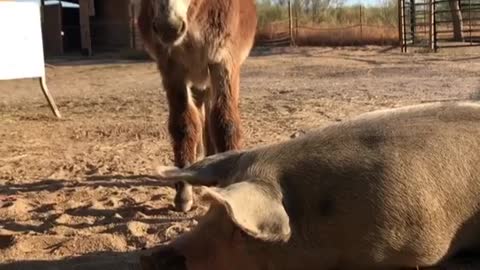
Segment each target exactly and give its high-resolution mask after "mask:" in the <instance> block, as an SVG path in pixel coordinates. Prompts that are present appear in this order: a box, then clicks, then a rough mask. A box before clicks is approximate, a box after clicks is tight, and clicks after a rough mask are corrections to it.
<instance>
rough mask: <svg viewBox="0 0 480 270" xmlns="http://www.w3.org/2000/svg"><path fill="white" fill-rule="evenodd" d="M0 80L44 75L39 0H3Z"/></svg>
mask: <svg viewBox="0 0 480 270" xmlns="http://www.w3.org/2000/svg"><path fill="white" fill-rule="evenodd" d="M0 40H1V41H0V80H9V79H22V78H35V77H42V76H44V75H45V63H44V56H43V42H42V26H41V18H40V0H0Z"/></svg>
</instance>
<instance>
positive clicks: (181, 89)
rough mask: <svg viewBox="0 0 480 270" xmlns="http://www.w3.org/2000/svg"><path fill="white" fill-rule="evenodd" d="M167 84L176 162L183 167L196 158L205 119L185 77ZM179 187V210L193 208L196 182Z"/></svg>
mask: <svg viewBox="0 0 480 270" xmlns="http://www.w3.org/2000/svg"><path fill="white" fill-rule="evenodd" d="M164 87H165V90H166V92H167V98H168V104H169V118H168V129H169V132H170V136H171V138H172V141H173V142H172V143H173V153H174V158H175V166H177V167H179V168H183V167H186V166H189V165H190V164H192V163H194V162H195V161H196V158H197V146H198V144H199V143H200V139H201V135H202V134H201V132H202V121H201V118H200V114H199V112H198V110H197V108H196V106H195V104H194V102H193V101H192V98H191V97H190V93H189V90H188V89H187V87H186V85H185V83H184V81H182V80H173V81H169V80H168V79H166V80H165V79H164ZM175 189H176V195H175V200H174V203H175V208H176V209H177V211H182V212H188V211H190V209H191V208H192V205H193V190H192V186H191V185H189V184H187V183H185V182H178V183H177V184H176V185H175Z"/></svg>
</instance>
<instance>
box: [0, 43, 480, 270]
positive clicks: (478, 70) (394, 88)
mask: <svg viewBox="0 0 480 270" xmlns="http://www.w3.org/2000/svg"><path fill="white" fill-rule="evenodd" d="M398 51H399V50H398V49H394V50H389V49H388V48H380V47H364V48H355V49H354V48H344V49H332V48H297V49H275V50H272V51H265V50H257V51H256V52H255V53H253V55H252V57H250V58H249V60H248V61H247V63H246V65H245V66H244V69H243V73H242V83H241V84H242V97H241V109H242V117H243V126H244V130H245V140H246V143H247V146H249V147H250V146H254V145H260V144H265V143H271V142H277V141H280V140H287V139H289V138H290V137H291V136H292V135H294V134H295V133H298V132H302V131H306V130H310V129H313V128H317V127H320V126H323V125H326V124H328V123H330V122H333V121H341V120H343V119H345V118H347V117H349V116H353V115H357V114H359V113H362V112H367V111H372V110H375V109H380V108H388V107H396V106H400V105H407V104H414V103H419V102H428V101H433V100H452V99H468V98H470V97H472V95H473V96H478V95H477V94H474V93H476V92H477V91H479V90H480V76H479V75H480V57H479V56H478V55H479V54H478V49H477V50H471V51H448V52H445V53H439V54H423V53H415V54H406V55H402V54H400V53H399V52H398ZM47 74H48V81H49V86H50V89H51V92H52V94H53V95H54V96H55V99H56V101H57V103H58V105H59V108H60V110H61V112H62V114H63V116H64V118H63V120H56V119H54V118H53V117H52V115H51V113H50V111H49V109H48V107H47V105H46V102H45V100H44V98H43V96H42V94H41V92H40V90H39V88H38V87H37V82H36V81H33V80H24V81H8V82H0V197H2V200H1V201H0V269H8V270H14V269H39V270H47V269H52V270H53V269H72V270H80V269H82V270H83V269H92V270H94V269H102V270H109V269H115V270H123V269H138V266H136V260H135V258H136V257H135V254H136V251H137V250H139V249H142V248H150V247H153V246H155V245H158V244H160V243H164V242H166V241H168V240H170V239H172V238H173V237H175V236H176V235H178V234H179V233H182V232H184V231H186V230H188V229H189V228H191V227H192V226H194V225H195V223H196V221H195V219H194V218H195V216H196V215H197V214H198V213H199V211H201V210H200V209H198V208H197V209H196V210H195V211H194V212H192V213H190V214H188V215H182V214H178V213H176V212H174V211H172V197H173V189H171V188H170V187H166V186H161V185H159V184H158V183H156V182H155V181H153V180H151V179H148V178H142V177H134V175H138V174H144V173H150V172H151V171H152V168H153V165H154V164H164V165H170V164H171V163H172V161H171V158H172V153H171V149H170V146H169V139H168V134H167V132H166V118H167V105H166V101H165V97H164V93H163V91H161V89H160V79H159V76H158V75H157V72H156V69H155V66H154V64H153V63H151V62H128V61H111V60H110V61H99V60H95V61H76V62H64V61H54V62H51V65H49V67H48V69H47Z"/></svg>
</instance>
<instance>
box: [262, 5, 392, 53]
mask: <svg viewBox="0 0 480 270" xmlns="http://www.w3.org/2000/svg"><path fill="white" fill-rule="evenodd" d="M270 9H274V10H276V15H277V16H276V17H274V16H272V15H271V14H270V16H266V15H264V16H262V15H263V14H265V13H266V14H268V12H267V11H265V8H263V10H262V7H260V9H259V11H260V12H259V29H258V31H257V44H258V45H260V46H286V45H292V44H294V45H299V46H316V45H332V46H338V45H340V46H346V45H366V44H378V45H386V44H398V25H397V20H398V17H397V8H396V6H392V5H390V6H383V7H365V6H363V5H356V6H348V7H343V6H337V7H327V8H324V9H323V10H321V11H316V12H312V11H309V10H308V9H306V8H305V6H304V5H301V4H300V5H299V4H297V5H295V4H286V5H279V6H270ZM262 12H263V14H262ZM272 17H273V18H272Z"/></svg>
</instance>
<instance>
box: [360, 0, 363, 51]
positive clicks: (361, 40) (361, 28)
mask: <svg viewBox="0 0 480 270" xmlns="http://www.w3.org/2000/svg"><path fill="white" fill-rule="evenodd" d="M360 43H361V44H363V11H362V4H360Z"/></svg>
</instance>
